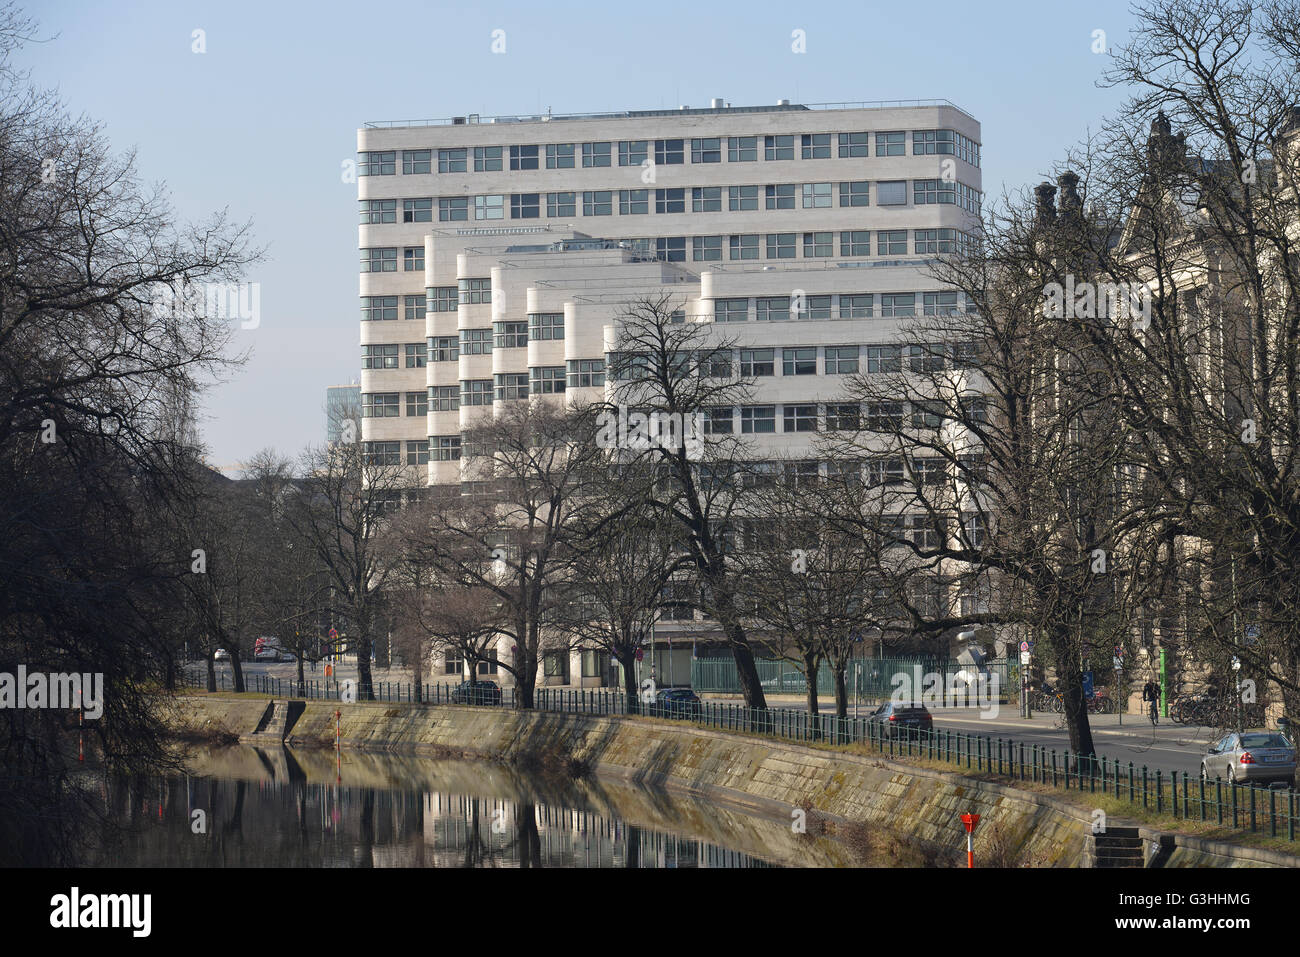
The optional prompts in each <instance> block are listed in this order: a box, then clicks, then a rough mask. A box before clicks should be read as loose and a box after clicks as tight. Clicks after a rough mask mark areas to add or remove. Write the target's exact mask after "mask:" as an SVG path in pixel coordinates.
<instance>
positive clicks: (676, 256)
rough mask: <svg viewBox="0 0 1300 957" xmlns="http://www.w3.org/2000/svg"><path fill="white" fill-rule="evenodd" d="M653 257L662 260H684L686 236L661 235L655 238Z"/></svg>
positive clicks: (672, 261)
mask: <svg viewBox="0 0 1300 957" xmlns="http://www.w3.org/2000/svg"><path fill="white" fill-rule="evenodd" d="M655 257H656V258H657V259H659V260H661V261H663V262H669V263H681V262H686V237H685V236H663V237H661V238H659V239H656V240H655Z"/></svg>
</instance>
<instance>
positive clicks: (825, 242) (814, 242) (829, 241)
mask: <svg viewBox="0 0 1300 957" xmlns="http://www.w3.org/2000/svg"><path fill="white" fill-rule="evenodd" d="M803 254H804V256H805V257H808V258H811V257H814V256H834V255H835V234H834V233H804V234H803Z"/></svg>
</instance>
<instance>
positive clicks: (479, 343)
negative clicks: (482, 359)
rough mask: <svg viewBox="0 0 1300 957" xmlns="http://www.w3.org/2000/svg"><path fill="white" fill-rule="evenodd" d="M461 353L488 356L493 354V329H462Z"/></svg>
mask: <svg viewBox="0 0 1300 957" xmlns="http://www.w3.org/2000/svg"><path fill="white" fill-rule="evenodd" d="M460 354H461V355H463V356H486V355H491V354H492V330H491V329H462V330H460Z"/></svg>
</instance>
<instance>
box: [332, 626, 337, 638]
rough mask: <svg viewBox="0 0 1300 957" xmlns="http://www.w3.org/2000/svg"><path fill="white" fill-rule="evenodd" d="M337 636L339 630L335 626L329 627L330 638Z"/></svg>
mask: <svg viewBox="0 0 1300 957" xmlns="http://www.w3.org/2000/svg"><path fill="white" fill-rule="evenodd" d="M338 636H339V630H338V629H337V628H331V629H330V637H331V638H337V637H338Z"/></svg>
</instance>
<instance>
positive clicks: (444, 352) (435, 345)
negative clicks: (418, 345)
mask: <svg viewBox="0 0 1300 957" xmlns="http://www.w3.org/2000/svg"><path fill="white" fill-rule="evenodd" d="M425 350H426V352H427V354H428V357H429V358H428V361H429V362H454V361H456V360H457V359H459V358H460V340H459V339H457V338H456V337H455V336H430V337H429V338H428V340H427V341H426V342H425Z"/></svg>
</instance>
